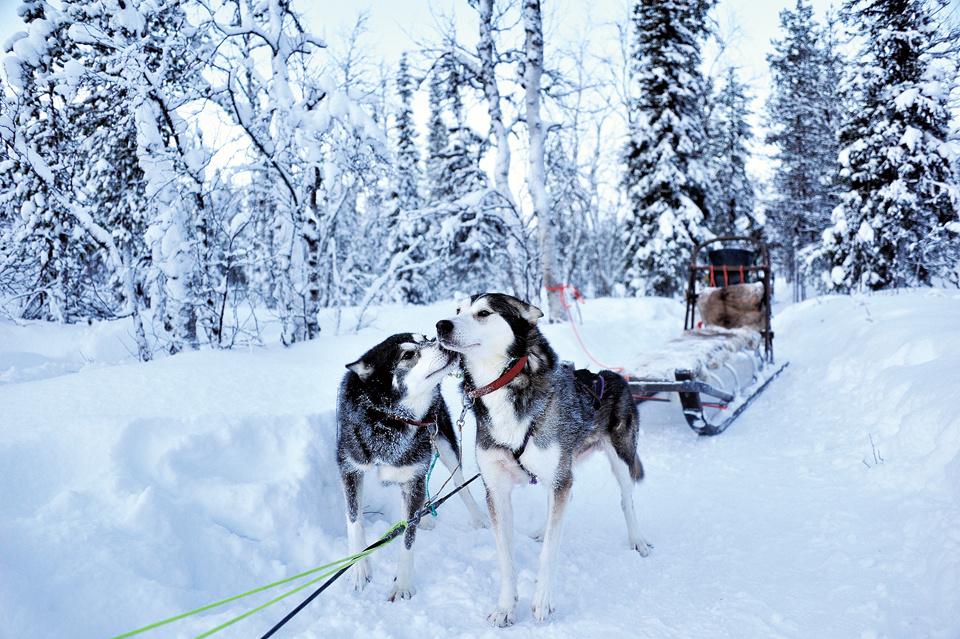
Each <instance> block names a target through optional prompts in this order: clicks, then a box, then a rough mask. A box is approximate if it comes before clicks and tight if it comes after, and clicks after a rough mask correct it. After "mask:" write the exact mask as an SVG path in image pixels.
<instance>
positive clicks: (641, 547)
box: [630, 539, 653, 557]
mask: <svg viewBox="0 0 960 639" xmlns="http://www.w3.org/2000/svg"><path fill="white" fill-rule="evenodd" d="M630 548H632V549H633V550H636V551H637V552H638V553H640V556H641V557H648V556H649V555H650V551H652V550H653V546H651V545H650V544H648V543H647V542H646V541H644V540H643V539H640V540H637V541H632V542H630Z"/></svg>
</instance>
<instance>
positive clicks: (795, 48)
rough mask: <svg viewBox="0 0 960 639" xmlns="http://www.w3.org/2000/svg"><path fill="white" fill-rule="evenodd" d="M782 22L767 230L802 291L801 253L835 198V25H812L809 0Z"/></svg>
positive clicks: (771, 120)
mask: <svg viewBox="0 0 960 639" xmlns="http://www.w3.org/2000/svg"><path fill="white" fill-rule="evenodd" d="M780 28H781V29H782V31H783V37H782V38H781V39H779V40H774V42H773V47H774V51H773V53H771V54H770V55H768V56H767V62H768V63H769V65H770V71H771V76H772V79H773V85H772V91H771V94H770V97H769V99H768V101H767V123H768V129H769V132H768V134H767V143H768V144H771V145H773V146H774V148H775V149H776V150H775V152H774V156H773V159H774V160H775V162H776V168H775V172H774V176H773V191H774V197H773V199H772V200H771V201H770V202H768V203H767V207H766V213H767V226H766V228H767V237H768V238H769V240H770V241H771V245H772V249H773V251H774V255H775V257H776V258H777V259H778V261H779V262H780V263H781V264H782V266H783V267H784V270H785V272H786V276H787V279H789V280H790V281H792V282H794V283H795V284H796V289H795V290H798V291H799V290H800V289H801V282H799V281H798V275H799V263H798V262H799V257H798V255H799V252H800V251H801V250H802V249H804V248H805V247H808V246H810V245H811V244H813V243H815V242H818V241H819V239H820V235H821V233H822V232H823V230H824V229H825V228H826V227H827V225H828V224H829V220H830V212H831V210H832V209H833V207H834V206H835V205H836V201H837V198H836V190H837V189H836V184H835V182H836V177H835V176H836V166H837V165H836V157H837V143H836V133H837V128H838V118H839V110H840V98H839V94H838V83H837V78H838V75H839V65H840V60H839V57H838V54H837V52H836V48H835V46H834V44H833V33H832V30H829V29H828V30H822V29H821V28H820V27H819V26H818V25H817V23H816V21H815V20H814V17H813V8H812V7H811V6H810V3H809V2H808V1H807V0H797V3H796V6H795V7H794V9H792V10H790V9H785V10H783V11H781V12H780Z"/></svg>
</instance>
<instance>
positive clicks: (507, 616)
mask: <svg viewBox="0 0 960 639" xmlns="http://www.w3.org/2000/svg"><path fill="white" fill-rule="evenodd" d="M487 621H488V622H490V623H491V624H492V625H494V626H496V627H497V628H506V627H507V626H512V625H513V610H503V609H502V608H497V609H496V610H494V611H493V612H491V613H490V614H489V615H487Z"/></svg>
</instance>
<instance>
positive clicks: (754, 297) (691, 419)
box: [628, 236, 788, 435]
mask: <svg viewBox="0 0 960 639" xmlns="http://www.w3.org/2000/svg"><path fill="white" fill-rule="evenodd" d="M711 245H714V246H715V248H711V249H707V248H706V247H708V246H711ZM704 254H705V257H706V259H705V260H704ZM771 297H772V274H771V269H770V259H769V255H768V253H767V247H766V245H765V244H764V243H763V242H762V241H760V240H757V239H754V238H749V237H732V236H731V237H718V238H715V239H712V240H708V241H706V242H703V243H702V244H697V245H695V246H694V248H693V254H692V255H691V257H690V274H689V281H688V285H687V295H686V302H687V308H686V315H685V319H684V332H683V334H682V335H681V336H680V337H678V338H676V339H674V340H671V341H670V342H668V343H667V344H665V345H664V347H663V349H661V350H660V351H657V352H653V353H649V354H647V356H646V357H645V358H644V359H643V361H642V362H639V363H638V365H637V367H636V368H635V369H634V373H633V374H631V375H629V378H628V379H629V380H630V386H631V389H632V391H633V395H634V400H635V401H636V402H637V403H642V402H646V401H669V400H668V399H666V398H663V397H660V395H661V394H663V393H677V394H678V395H679V397H680V405H681V406H682V407H683V414H684V417H686V419H687V423H688V424H689V425H690V428H692V429H693V430H694V431H696V432H697V433H698V434H700V435H717V434H719V433H722V432H723V431H724V430H726V428H727V427H728V426H730V424H731V423H733V421H734V420H735V419H736V418H737V417H739V416H740V415H741V414H742V413H743V411H744V410H746V408H747V407H748V406H749V405H750V404H751V402H753V400H754V399H756V397H757V396H759V395H760V393H762V392H763V391H764V389H766V387H767V385H768V384H769V383H770V382H771V381H773V379H774V378H775V377H777V375H779V374H780V373H781V372H782V371H783V369H785V368H786V367H787V364H788V363H784V364H781V365H779V366H776V365H775V364H774V359H773V330H772V328H771V326H770V300H771Z"/></svg>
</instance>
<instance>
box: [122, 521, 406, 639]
mask: <svg viewBox="0 0 960 639" xmlns="http://www.w3.org/2000/svg"><path fill="white" fill-rule="evenodd" d="M406 526H407V522H406V520H403V521H399V522H397V523H396V524H394V525H393V526H391V527H390V528H388V529H387V531H386V532H385V533H383V535H382V536H381V539H384V538H386V537H389V536H390V535H392V534H393V533H394V532H395V531H396V530H397V529H399V528H406ZM395 537H396V536H395V535H394V537H392V538H391V539H390V541H392V540H393V538H395ZM387 543H389V541H388V542H387ZM378 547H379V546H378ZM375 550H376V548H371V549H370V550H364V551H362V552H358V553H356V554H354V555H349V556H347V557H343V558H342V559H338V560H336V561H331V562H330V563H327V564H323V565H322V566H317V567H316V568H311V569H310V570H305V571H304V572H301V573H298V574H296V575H293V576H291V577H287V578H285V579H280V580H278V581H274V582H273V583H269V584H267V585H265V586H260V587H259V588H254V589H253V590H248V591H247V592H244V593H241V594H239V595H234V596H232V597H227V598H226V599H221V600H220V601H215V602H214V603H211V604H207V605H205V606H201V607H199V608H194V609H193V610H190V611H187V612H184V613H182V614H179V615H176V616H174V617H168V618H167V619H163V620H161V621H157V622H155V623H152V624H150V625H148V626H143V627H142V628H137V629H136V630H131V631H130V632H125V633H123V634H121V635H117V636H115V637H111V639H125V638H126V637H132V636H134V635H139V634H140V633H143V632H146V631H148V630H153V629H154V628H159V627H160V626H165V625H167V624H170V623H173V622H174V621H180V620H181V619H186V618H187V617H192V616H193V615H197V614H200V613H201V612H206V611H207V610H211V609H213V608H217V607H219V606H223V605H225V604H228V603H230V602H232V601H236V600H238V599H243V598H244V597H249V596H250V595H255V594H257V593H258V592H263V591H264V590H269V589H271V588H275V587H277V586H282V585H283V584H286V583H290V582H291V581H296V580H297V579H300V578H302V577H306V576H307V575H312V574H314V573H317V572H319V571H321V570H326V569H328V568H329V569H332V570H328V571H327V572H325V573H323V574H322V575H320V576H318V577H315V578H313V579H311V580H310V581H308V582H306V583H304V584H303V585H301V586H298V587H297V588H294V589H293V590H290V591H288V592H285V593H284V594H282V595H279V596H277V597H275V598H273V599H271V600H270V601H268V602H266V603H265V604H263V605H261V606H257V607H256V608H254V609H253V610H250V611H248V612H245V613H243V614H242V615H239V616H237V617H234V618H233V619H231V620H229V621H227V622H226V623H223V624H220V625H219V626H217V627H216V628H213V629H211V630H208V631H207V632H205V633H203V634H201V635H197V637H195V639H201V638H202V637H209V636H210V635H212V634H214V633H215V632H219V631H220V630H223V629H224V628H226V627H228V626H231V625H233V624H235V623H236V622H238V621H240V620H241V619H246V618H247V617H249V616H250V615H252V614H254V613H256V612H259V611H261V610H263V609H264V608H266V607H268V606H271V605H273V604H275V603H277V602H278V601H280V600H281V599H283V598H284V597H287V596H289V595H292V594H294V593H296V592H299V591H301V590H303V589H304V588H306V587H307V586H310V585H312V584H315V583H317V582H318V581H321V580H323V579H326V578H327V577H329V576H331V575H333V574H334V573H336V572H337V571H339V570H341V569H343V568H349V567H350V566H352V565H354V564H355V563H357V562H358V561H360V560H361V559H363V558H365V557H367V556H368V555H370V554H372V553H373V551H375Z"/></svg>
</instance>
